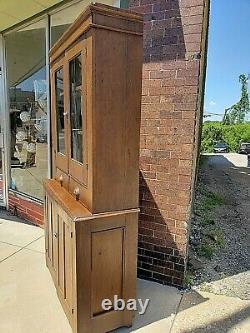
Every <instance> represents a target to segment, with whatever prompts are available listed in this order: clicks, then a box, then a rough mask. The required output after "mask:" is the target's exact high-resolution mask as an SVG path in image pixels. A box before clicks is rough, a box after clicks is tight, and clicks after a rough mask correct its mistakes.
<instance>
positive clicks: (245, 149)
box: [238, 142, 250, 155]
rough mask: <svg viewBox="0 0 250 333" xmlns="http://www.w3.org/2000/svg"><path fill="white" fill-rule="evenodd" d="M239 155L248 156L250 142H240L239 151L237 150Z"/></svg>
mask: <svg viewBox="0 0 250 333" xmlns="http://www.w3.org/2000/svg"><path fill="white" fill-rule="evenodd" d="M238 153H239V154H247V155H248V154H250V142H242V143H241V144H240V147H239V150H238Z"/></svg>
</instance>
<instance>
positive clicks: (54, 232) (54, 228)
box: [51, 202, 58, 280]
mask: <svg viewBox="0 0 250 333" xmlns="http://www.w3.org/2000/svg"><path fill="white" fill-rule="evenodd" d="M53 206H54V203H53V202H52V214H51V216H52V235H51V238H52V267H53V269H54V271H55V278H56V280H58V216H57V214H56V209H55V207H53Z"/></svg>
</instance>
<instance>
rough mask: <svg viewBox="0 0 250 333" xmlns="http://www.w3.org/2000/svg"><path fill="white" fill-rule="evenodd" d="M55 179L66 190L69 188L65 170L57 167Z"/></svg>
mask: <svg viewBox="0 0 250 333" xmlns="http://www.w3.org/2000/svg"><path fill="white" fill-rule="evenodd" d="M55 179H56V180H57V181H58V182H61V184H62V186H63V187H64V188H66V190H68V189H69V176H68V175H67V174H66V173H65V172H63V171H62V170H60V169H58V168H57V169H56V175H55Z"/></svg>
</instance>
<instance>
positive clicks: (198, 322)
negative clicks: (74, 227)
mask: <svg viewBox="0 0 250 333" xmlns="http://www.w3.org/2000/svg"><path fill="white" fill-rule="evenodd" d="M2 217H3V218H1V219H0V332H3V333H71V328H70V326H69V324H68V321H67V319H66V317H65V315H64V312H63V310H62V308H61V305H60V303H59V301H58V299H57V296H56V291H55V288H54V285H53V283H52V279H51V277H50V275H49V272H48V270H47V268H46V266H45V255H44V231H43V230H42V229H40V228H39V227H35V226H31V225H28V224H24V223H21V221H19V220H18V219H14V218H13V217H9V216H8V215H7V214H4V213H2ZM6 218H7V219H6ZM137 296H138V298H142V299H145V298H149V299H150V305H149V307H148V309H147V311H146V313H145V314H144V315H143V316H139V315H138V316H136V319H135V322H134V325H133V327H132V328H130V329H126V328H122V329H118V330H116V331H115V332H116V333H127V332H137V333H151V332H153V333H169V332H171V333H186V332H194V333H196V332H197V333H198V332H209V333H215V332H241V333H248V332H250V321H249V318H248V319H247V316H249V314H250V313H249V309H250V308H249V305H250V304H249V302H247V301H241V300H239V299H233V298H230V297H226V296H217V295H213V294H209V293H197V292H191V293H187V294H184V295H183V296H182V294H181V293H180V292H179V291H178V289H176V288H173V287H168V286H162V285H159V284H157V283H153V282H148V281H143V280H139V279H138V295H137Z"/></svg>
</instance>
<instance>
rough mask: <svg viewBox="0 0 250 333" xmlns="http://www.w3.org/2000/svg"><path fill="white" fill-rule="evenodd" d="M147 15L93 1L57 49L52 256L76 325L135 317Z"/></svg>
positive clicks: (48, 184)
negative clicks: (119, 304) (130, 303)
mask: <svg viewBox="0 0 250 333" xmlns="http://www.w3.org/2000/svg"><path fill="white" fill-rule="evenodd" d="M142 30H143V24H142V17H141V15H138V14H135V13H132V12H129V11H126V10H121V9H117V8H113V7H109V6H105V5H101V4H91V5H90V6H89V7H88V8H87V9H86V10H85V11H84V12H83V13H82V14H81V15H80V16H79V17H78V19H77V20H76V21H75V22H74V23H73V24H72V26H70V28H69V29H68V30H67V31H66V32H65V33H64V35H63V36H62V37H61V38H60V39H59V40H58V42H57V43H56V44H55V45H54V46H53V48H52V49H51V51H50V65H51V72H50V75H51V109H52V115H51V118H52V119H51V124H52V169H53V171H52V172H53V177H52V178H53V179H49V180H47V181H45V183H44V188H45V225H46V263H47V266H48V268H49V270H50V273H51V275H52V277H53V280H54V283H55V286H56V290H57V294H58V297H59V299H60V301H61V304H62V306H63V309H64V311H65V313H66V315H67V317H68V320H69V322H70V324H71V326H72V329H73V332H74V333H89V332H92V333H99V332H100V333H102V332H108V331H110V330H112V329H115V328H117V327H120V326H130V325H131V324H132V319H133V315H134V313H132V312H131V311H128V310H126V309H125V310H124V311H114V309H113V307H112V308H111V309H110V310H104V309H103V307H102V301H103V300H104V299H110V300H111V301H113V299H114V295H117V297H118V298H122V299H124V300H125V301H126V300H128V299H131V298H135V297H136V249H137V227H138V223H137V222H138V198H139V193H138V183H139V181H138V177H139V166H138V160H139V137H140V103H141V71H142V57H143V55H142V53H143V48H142Z"/></svg>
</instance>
